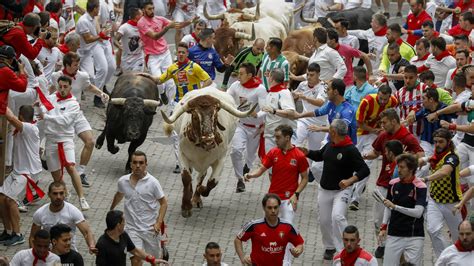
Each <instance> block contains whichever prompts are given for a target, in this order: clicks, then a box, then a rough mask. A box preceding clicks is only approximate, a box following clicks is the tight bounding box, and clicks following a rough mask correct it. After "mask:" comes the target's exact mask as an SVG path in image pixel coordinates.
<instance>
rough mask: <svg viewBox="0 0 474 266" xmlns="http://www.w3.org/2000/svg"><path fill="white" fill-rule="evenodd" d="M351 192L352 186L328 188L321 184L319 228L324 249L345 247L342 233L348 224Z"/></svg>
mask: <svg viewBox="0 0 474 266" xmlns="http://www.w3.org/2000/svg"><path fill="white" fill-rule="evenodd" d="M351 194H352V186H350V187H348V188H346V189H344V190H326V189H323V188H322V187H321V186H319V189H318V208H319V228H320V230H321V235H322V238H323V246H324V249H336V250H337V251H341V250H342V249H343V248H344V246H343V243H342V233H343V231H344V229H345V228H346V226H347V219H346V214H347V205H348V204H349V200H350V198H351Z"/></svg>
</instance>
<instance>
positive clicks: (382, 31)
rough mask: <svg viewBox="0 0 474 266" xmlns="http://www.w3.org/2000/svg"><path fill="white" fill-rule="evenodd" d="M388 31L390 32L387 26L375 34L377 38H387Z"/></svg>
mask: <svg viewBox="0 0 474 266" xmlns="http://www.w3.org/2000/svg"><path fill="white" fill-rule="evenodd" d="M387 31H388V27H387V26H385V27H383V28H381V29H380V30H378V31H377V32H374V34H375V36H379V37H380V36H385V35H386V34H387Z"/></svg>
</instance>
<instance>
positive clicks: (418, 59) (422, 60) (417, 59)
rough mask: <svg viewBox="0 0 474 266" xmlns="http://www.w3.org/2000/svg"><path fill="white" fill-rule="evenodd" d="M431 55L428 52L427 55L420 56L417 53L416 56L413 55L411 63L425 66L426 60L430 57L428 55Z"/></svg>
mask: <svg viewBox="0 0 474 266" xmlns="http://www.w3.org/2000/svg"><path fill="white" fill-rule="evenodd" d="M430 55H431V54H430V53H427V54H425V55H424V56H422V57H419V56H418V55H415V56H414V57H412V58H411V59H410V64H411V65H415V66H416V67H421V66H424V65H425V63H426V60H427V59H428V57H429V56H430Z"/></svg>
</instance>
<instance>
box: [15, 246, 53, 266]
mask: <svg viewBox="0 0 474 266" xmlns="http://www.w3.org/2000/svg"><path fill="white" fill-rule="evenodd" d="M34 261H35V256H34V255H33V249H31V248H30V249H24V250H20V251H18V252H17V253H16V254H15V256H13V258H12V260H11V261H10V266H31V265H33V262H34ZM56 263H59V264H61V259H60V258H59V256H58V255H56V254H54V253H51V252H49V251H48V256H47V257H46V261H42V260H38V261H37V263H36V266H51V265H55V264H56Z"/></svg>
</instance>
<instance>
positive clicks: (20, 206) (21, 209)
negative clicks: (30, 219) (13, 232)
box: [18, 202, 28, 213]
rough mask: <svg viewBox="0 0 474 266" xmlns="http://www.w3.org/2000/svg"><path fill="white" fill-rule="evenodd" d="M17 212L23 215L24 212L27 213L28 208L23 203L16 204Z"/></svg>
mask: <svg viewBox="0 0 474 266" xmlns="http://www.w3.org/2000/svg"><path fill="white" fill-rule="evenodd" d="M18 210H19V211H20V212H21V213H25V212H28V207H26V206H25V205H24V204H23V202H18Z"/></svg>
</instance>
